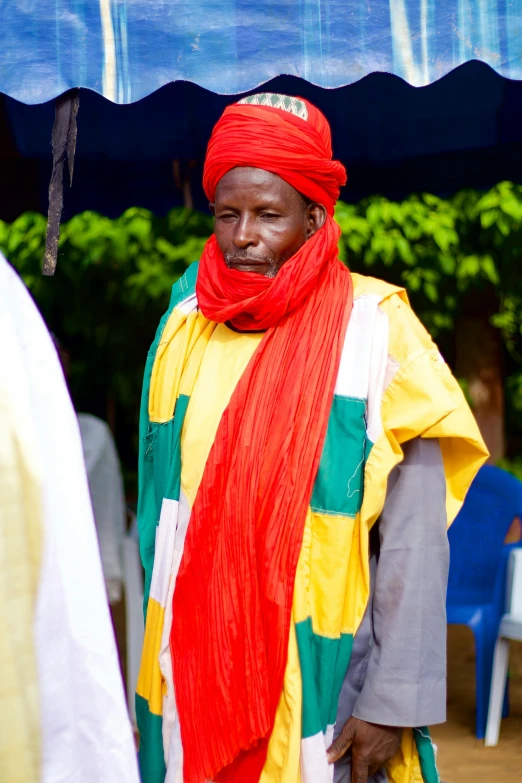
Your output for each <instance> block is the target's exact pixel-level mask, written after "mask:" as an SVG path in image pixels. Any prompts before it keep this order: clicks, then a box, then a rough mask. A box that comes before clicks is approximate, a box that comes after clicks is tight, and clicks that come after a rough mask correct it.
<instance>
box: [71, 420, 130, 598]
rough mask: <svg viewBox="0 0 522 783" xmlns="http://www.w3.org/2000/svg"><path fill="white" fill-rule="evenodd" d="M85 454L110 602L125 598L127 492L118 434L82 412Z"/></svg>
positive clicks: (82, 435) (100, 421) (81, 430)
mask: <svg viewBox="0 0 522 783" xmlns="http://www.w3.org/2000/svg"><path fill="white" fill-rule="evenodd" d="M78 424H79V425H80V435H81V438H82V448H83V456H84V459H85V467H86V468H87V480H88V482H89V491H90V494H91V501H92V508H93V511H94V520H95V523H96V530H97V532H98V541H99V544H100V554H101V561H102V568H103V576H104V577H105V585H106V588H107V595H108V597H109V602H110V603H115V602H117V601H120V600H121V593H122V580H123V537H124V535H125V496H124V492H123V479H122V476H121V469H120V463H119V460H118V454H117V451H116V446H115V444H114V438H113V437H112V433H111V431H110V428H109V426H108V424H106V423H105V422H104V421H102V420H101V419H98V418H97V417H96V416H91V414H90V413H79V414H78Z"/></svg>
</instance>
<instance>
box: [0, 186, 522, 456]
mask: <svg viewBox="0 0 522 783" xmlns="http://www.w3.org/2000/svg"><path fill="white" fill-rule="evenodd" d="M336 217H337V220H338V222H339V224H340V226H341V229H342V238H341V241H340V254H341V258H342V259H343V260H344V261H345V262H346V263H348V265H349V266H350V268H351V269H353V270H354V271H358V272H363V273H366V274H372V275H374V276H376V277H383V278H384V279H386V280H389V281H390V282H392V283H396V284H397V285H402V286H405V287H406V288H407V290H408V292H409V294H410V298H411V300H412V304H413V306H414V307H415V309H416V311H417V312H418V314H419V315H420V317H421V319H422V320H423V321H424V323H425V324H426V326H427V328H428V329H429V330H430V331H431V332H432V334H433V335H434V336H435V338H436V339H437V340H439V341H442V342H443V343H444V340H445V339H446V338H447V336H448V335H450V334H451V330H452V329H453V327H454V324H455V318H456V315H457V314H458V312H459V308H460V307H461V304H462V301H463V297H469V296H470V294H471V295H473V292H475V291H476V292H479V291H482V292H484V291H488V292H489V295H490V296H491V299H492V300H493V305H494V308H493V309H494V313H495V314H494V316H493V319H492V321H493V323H494V325H495V326H496V327H498V328H499V329H500V330H501V333H502V336H503V340H504V343H505V345H506V349H507V350H508V351H509V352H510V354H511V356H512V357H513V364H512V369H513V372H511V374H510V376H509V378H508V379H507V393H508V397H509V405H508V418H509V415H510V414H509V411H511V415H512V417H513V416H515V417H516V418H517V419H518V418H520V415H521V414H522V274H521V272H522V263H521V260H520V255H521V250H520V239H519V237H520V231H521V228H522V187H520V186H518V185H514V184H513V183H510V182H502V183H500V184H499V185H497V186H496V187H494V188H493V189H492V190H490V191H488V192H487V193H479V192H477V191H473V190H464V191H461V192H459V193H457V194H456V195H455V196H454V197H452V198H451V199H447V200H445V199H441V198H438V197H436V196H433V195H430V194H421V195H412V196H410V197H409V198H408V199H406V200H405V201H403V202H402V203H394V202H391V201H389V200H387V199H385V198H383V197H380V196H373V197H371V198H368V199H365V200H364V201H362V202H360V203H359V204H356V205H348V204H344V203H342V202H341V203H339V204H338V207H337V212H336ZM211 232H212V218H211V217H210V216H207V215H203V214H201V213H198V212H195V211H187V210H184V209H175V210H173V211H172V212H170V213H169V214H168V215H167V216H166V217H165V218H156V217H155V216H153V215H152V214H151V213H150V212H148V211H146V210H144V209H139V208H133V209H129V210H127V211H126V212H125V213H124V214H123V215H122V216H121V217H120V218H118V219H117V220H109V219H108V218H106V217H103V216H101V215H98V214H96V213H93V212H85V213H83V214H81V215H77V216H76V217H74V218H72V219H71V220H70V221H69V222H68V223H66V224H64V226H63V227H62V235H61V238H60V250H59V258H58V268H57V272H56V275H55V277H54V278H44V277H42V276H41V274H40V266H41V259H42V257H43V248H44V238H45V220H44V218H43V217H42V216H41V215H39V214H36V213H26V214H24V215H22V216H21V217H20V218H18V220H16V221H15V222H14V223H12V224H10V225H8V224H5V223H2V222H0V249H1V250H2V251H3V252H4V254H5V255H6V256H7V258H9V260H10V261H11V263H12V264H13V265H14V266H15V267H16V268H17V269H18V271H19V272H20V274H21V275H22V277H23V279H24V280H25V282H26V284H27V285H28V287H29V289H30V290H31V292H32V294H33V296H34V298H35V300H36V301H37V303H38V305H39V307H40V310H41V311H42V313H43V315H44V317H45V319H46V321H47V323H48V324H49V326H50V328H51V329H52V330H53V331H55V332H56V333H57V335H58V336H59V337H60V339H61V340H62V342H64V343H65V344H66V345H67V346H68V347H69V348H70V349H71V351H72V354H73V356H72V358H73V362H72V374H71V381H70V382H71V389H72V392H73V397H74V398H75V401H76V403H77V407H78V408H80V409H83V410H91V411H92V412H94V413H98V414H99V415H101V416H106V406H107V401H108V400H109V401H110V400H114V401H115V403H116V411H117V418H116V431H117V437H118V440H119V442H120V447H122V448H123V451H124V458H125V459H126V461H127V462H128V463H129V464H132V463H133V461H134V457H135V445H136V443H135V433H136V417H137V409H138V399H139V391H140V385H141V375H142V371H143V364H144V358H145V356H146V352H147V349H148V346H149V344H150V342H151V341H152V339H153V336H154V330H155V328H156V326H157V324H158V321H159V319H160V317H161V315H162V313H163V312H164V311H165V309H166V307H167V305H168V298H169V292H170V288H171V286H172V283H173V282H174V281H175V280H176V279H177V278H178V277H179V276H180V275H181V274H182V273H183V271H184V270H185V268H186V267H187V265H188V264H190V263H191V262H192V261H194V260H196V259H197V258H199V256H200V254H201V250H202V248H203V245H204V243H205V240H206V238H207V237H208V236H209V235H210V233H211ZM518 361H519V362H520V369H517V365H516V362H518Z"/></svg>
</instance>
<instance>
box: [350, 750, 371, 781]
mask: <svg viewBox="0 0 522 783" xmlns="http://www.w3.org/2000/svg"><path fill="white" fill-rule="evenodd" d="M352 783H368V764H366V763H365V762H364V761H363V760H362V759H361V757H360V756H356V755H355V754H353V753H352Z"/></svg>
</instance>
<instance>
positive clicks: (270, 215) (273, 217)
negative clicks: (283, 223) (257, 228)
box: [261, 212, 281, 220]
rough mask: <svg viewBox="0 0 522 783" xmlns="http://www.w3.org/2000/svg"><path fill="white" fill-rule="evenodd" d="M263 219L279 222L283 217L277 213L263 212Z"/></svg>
mask: <svg viewBox="0 0 522 783" xmlns="http://www.w3.org/2000/svg"><path fill="white" fill-rule="evenodd" d="M261 217H262V218H268V219H269V220H277V218H279V217H281V215H278V214H277V213H276V212H262V213H261Z"/></svg>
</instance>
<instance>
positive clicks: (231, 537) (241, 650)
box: [171, 217, 352, 783]
mask: <svg viewBox="0 0 522 783" xmlns="http://www.w3.org/2000/svg"><path fill="white" fill-rule="evenodd" d="M338 237H339V229H338V227H337V225H336V224H335V223H334V221H333V220H332V219H331V218H330V217H328V219H327V222H326V224H325V225H324V226H323V228H322V229H320V230H319V231H318V232H317V233H316V234H315V235H314V236H313V237H312V238H311V239H310V240H309V241H308V242H306V243H305V244H304V245H303V247H302V248H301V249H300V250H299V251H298V253H296V254H295V256H293V257H292V258H291V259H290V260H289V261H287V262H286V264H284V265H283V267H282V268H281V270H280V271H279V273H278V274H277V276H276V277H275V278H274V279H268V278H265V277H262V276H261V275H257V274H253V273H245V272H238V271H233V270H229V269H227V267H226V265H225V262H224V259H223V256H222V254H221V252H220V251H219V249H218V246H217V243H216V241H215V238H214V237H213V238H212V239H210V240H209V242H208V243H207V245H206V248H205V251H204V253H203V257H202V259H201V262H200V269H199V273H198V282H197V295H198V304H199V306H200V308H201V310H202V312H203V313H204V315H205V316H206V317H207V318H210V319H212V320H214V321H220V322H223V321H231V322H232V323H233V325H235V326H237V327H238V328H241V329H267V332H266V334H265V336H264V337H263V339H262V341H261V343H260V344H259V346H258V348H257V350H256V352H255V354H254V356H253V357H252V359H251V361H250V363H249V365H248V367H247V369H246V370H245V372H244V374H243V376H242V377H241V380H240V381H239V383H238V385H237V387H236V389H235V391H234V393H233V396H232V399H231V401H230V403H229V405H228V407H227V408H226V410H225V412H224V413H223V416H222V418H221V421H220V424H219V427H218V431H217V434H216V437H215V440H214V443H213V446H212V449H211V452H210V455H209V457H208V459H207V463H206V466H205V471H204V474H203V478H202V481H201V485H200V487H199V490H198V493H197V497H196V500H195V504H194V507H193V509H192V515H191V520H190V524H189V527H188V532H187V537H186V541H185V549H184V554H183V560H182V563H181V567H180V571H179V574H178V577H177V582H176V589H175V593H174V601H173V624H172V631H171V651H172V661H173V669H174V682H175V688H176V704H177V709H178V712H179V716H180V725H181V737H182V744H183V751H184V780H185V783H204V781H206V780H217V781H220V782H223V783H232V781H233V782H234V783H257V781H258V780H259V777H260V774H261V771H262V768H263V764H264V762H265V759H266V752H267V746H268V739H269V736H270V733H271V731H272V727H273V724H274V718H275V714H276V710H277V705H278V701H279V698H280V696H281V692H282V687H283V678H284V671H285V666H286V660H287V650H288V639H289V631H290V620H291V608H292V599H293V591H294V580H295V573H296V568H297V561H298V557H299V552H300V549H301V543H302V537H303V530H304V524H305V519H306V513H307V508H308V505H309V502H310V498H311V494H312V488H313V483H314V480H315V477H316V473H317V469H318V465H319V459H320V456H321V452H322V448H323V443H324V438H325V435H326V427H327V422H328V415H329V411H330V407H331V403H332V398H333V392H334V386H335V380H336V376H337V371H338V367H339V361H340V355H341V349H342V345H343V340H344V335H345V331H346V327H347V324H348V319H349V316H350V312H351V307H352V284H351V277H350V274H349V272H348V271H347V270H346V269H345V268H344V267H343V266H342V264H341V263H340V262H339V261H338V259H337V240H338ZM211 393H212V390H211V389H209V394H211Z"/></svg>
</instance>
